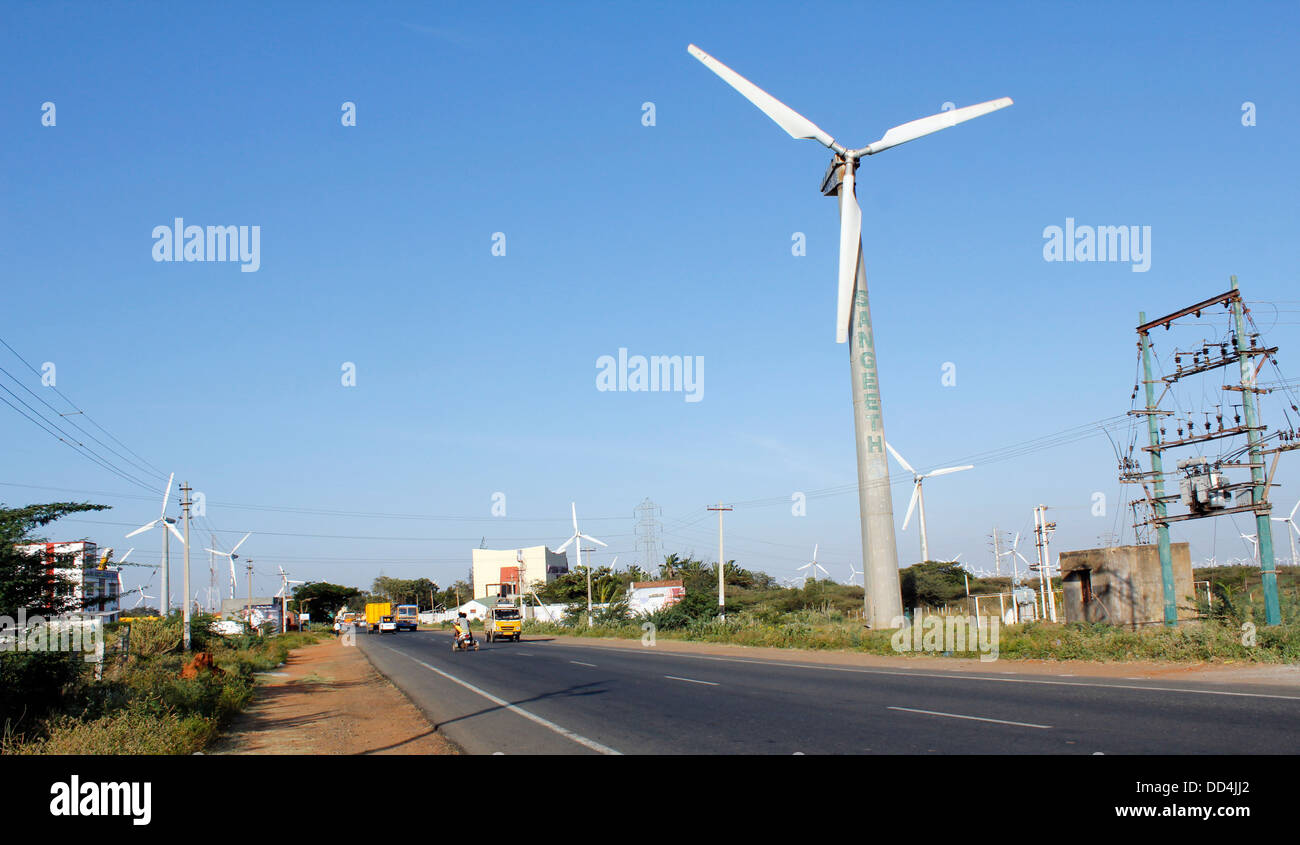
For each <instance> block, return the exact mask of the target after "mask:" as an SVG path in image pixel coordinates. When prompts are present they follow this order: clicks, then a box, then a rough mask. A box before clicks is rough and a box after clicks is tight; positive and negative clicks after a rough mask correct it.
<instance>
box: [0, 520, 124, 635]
mask: <svg viewBox="0 0 1300 845" xmlns="http://www.w3.org/2000/svg"><path fill="white" fill-rule="evenodd" d="M108 509H109V506H108V505H92V504H89V503H77V502H54V503H52V504H47V505H27V506H26V507H21V508H6V507H4V506H0V615H5V616H9V617H11V618H15V617H17V615H18V611H19V610H20V609H22V610H26V612H27V614H28V615H29V616H30V615H41V616H55V615H58V614H60V613H65V612H67V611H71V610H80V609H81V608H80V607H78V606H77V604H76V602H75V600H74V598H73V595H72V584H71V583H70V582H69V581H68V580H67V579H66V578H63V577H61V576H59V575H57V574H54V573H53V572H51V571H50V569H49V567H48V565H47V561H46V559H45V558H44V557H43V556H41V555H26V554H23V553H22V552H20V551H18V549H17V548H16V546H18V545H20V544H23V543H40V542H45V540H44V538H41V537H36V536H33V532H34V531H35V530H36V529H38V528H43V527H44V526H46V525H49V524H50V523H51V522H54V521H55V520H57V519H59V518H61V517H64V516H67V515H68V514H72V513H84V512H86V511H102V510H108ZM60 557H61V558H66V559H61V560H56V562H55V565H56V566H70V565H71V562H70V559H71V557H72V555H70V554H69V555H66V556H60Z"/></svg>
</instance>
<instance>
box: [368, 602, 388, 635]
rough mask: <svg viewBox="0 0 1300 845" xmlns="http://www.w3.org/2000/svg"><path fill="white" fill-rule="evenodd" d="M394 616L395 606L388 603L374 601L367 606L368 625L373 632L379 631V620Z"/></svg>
mask: <svg viewBox="0 0 1300 845" xmlns="http://www.w3.org/2000/svg"><path fill="white" fill-rule="evenodd" d="M392 615H393V605H392V604H391V603H390V602H386V601H372V602H370V603H369V604H367V605H366V624H367V625H369V626H370V630H371V631H378V630H379V620H381V619H383V618H384V617H385V616H392Z"/></svg>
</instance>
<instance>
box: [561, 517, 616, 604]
mask: <svg viewBox="0 0 1300 845" xmlns="http://www.w3.org/2000/svg"><path fill="white" fill-rule="evenodd" d="M569 506H570V508H571V509H572V510H573V536H572V537H570V538H569V539H567V540H565V541H564V545H562V546H560V547H559V548H558V549H556V550H555V551H556V552H557V553H558V552H562V551H564V550H565V549H567V548H568V547H569V544H570V543H575V542H577V541H578V540H587V541H589V542H592V543H595V544H596V545H598V546H608V544H606V543H602V542H601V541H600V540H597V539H596V538H595V537H589V536H587V535H586V534H583V533H582V532H581V531H579V530H578V503H577V502H570V503H569ZM573 551H574V553H575V554H577V556H578V565H579V566H583V568H584V569H586V570H587V627H588V628H590V627H591V626H592V625H594V624H595V623H594V622H593V621H592V619H591V567H590V566H584V565H583V563H582V543H577V545H575V546H574V547H573Z"/></svg>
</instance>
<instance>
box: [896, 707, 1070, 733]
mask: <svg viewBox="0 0 1300 845" xmlns="http://www.w3.org/2000/svg"><path fill="white" fill-rule="evenodd" d="M889 709H890V710H902V711H904V712H906V713H924V714H925V715H927V716H947V717H948V718H949V719H970V720H972V721H975V722H996V723H997V724H999V725H1015V726H1017V727H1021V728H1040V729H1042V730H1049V729H1050V728H1051V727H1052V726H1051V725H1032V724H1030V723H1029V722H1008V721H1007V720H1006V719H986V718H985V717H983V716H963V715H962V714H960V713H940V712H939V711H938V710H917V709H916V708H914V707H890V708H889Z"/></svg>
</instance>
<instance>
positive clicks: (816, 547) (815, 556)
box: [813, 543, 820, 563]
mask: <svg viewBox="0 0 1300 845" xmlns="http://www.w3.org/2000/svg"><path fill="white" fill-rule="evenodd" d="M819 546H820V544H819V543H813V563H816V562H817V549H818V548H819Z"/></svg>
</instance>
